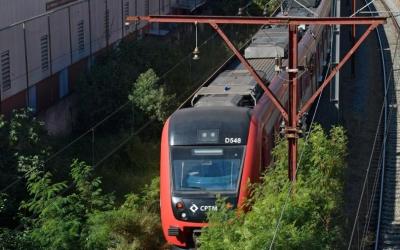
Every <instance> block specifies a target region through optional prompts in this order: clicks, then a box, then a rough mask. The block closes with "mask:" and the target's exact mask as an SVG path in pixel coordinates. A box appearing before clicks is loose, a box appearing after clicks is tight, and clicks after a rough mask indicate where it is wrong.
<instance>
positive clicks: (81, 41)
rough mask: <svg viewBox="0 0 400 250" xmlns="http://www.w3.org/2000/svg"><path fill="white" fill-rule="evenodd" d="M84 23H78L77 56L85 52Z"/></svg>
mask: <svg viewBox="0 0 400 250" xmlns="http://www.w3.org/2000/svg"><path fill="white" fill-rule="evenodd" d="M84 27H85V23H84V21H83V20H81V21H79V23H78V51H79V54H82V53H84V52H85V30H84Z"/></svg>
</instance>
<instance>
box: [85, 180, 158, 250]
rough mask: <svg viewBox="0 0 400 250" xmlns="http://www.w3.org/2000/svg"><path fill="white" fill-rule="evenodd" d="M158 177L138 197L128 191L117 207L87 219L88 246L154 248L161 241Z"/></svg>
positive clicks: (101, 247)
mask: <svg viewBox="0 0 400 250" xmlns="http://www.w3.org/2000/svg"><path fill="white" fill-rule="evenodd" d="M158 187H159V179H158V178H156V179H154V180H153V182H152V183H151V185H150V186H146V188H145V189H144V191H143V193H142V195H141V196H139V195H135V194H129V195H127V196H126V200H125V202H124V204H123V205H121V207H120V208H119V209H114V210H109V211H107V212H105V213H96V214H94V215H93V216H91V217H90V219H89V237H88V244H87V245H86V246H87V248H88V249H106V248H107V249H157V248H159V247H160V246H161V245H162V243H163V239H162V231H161V227H160V218H159V191H158V190H159V189H158Z"/></svg>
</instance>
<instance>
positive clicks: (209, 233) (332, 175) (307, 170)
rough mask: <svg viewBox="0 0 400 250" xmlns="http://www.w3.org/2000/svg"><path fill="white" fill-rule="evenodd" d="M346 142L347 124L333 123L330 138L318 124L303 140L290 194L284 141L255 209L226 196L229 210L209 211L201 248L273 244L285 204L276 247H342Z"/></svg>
mask: <svg viewBox="0 0 400 250" xmlns="http://www.w3.org/2000/svg"><path fill="white" fill-rule="evenodd" d="M346 144H347V138H346V136H345V134H344V131H343V129H342V128H340V127H334V128H332V129H331V131H330V135H329V137H328V136H327V135H326V134H324V131H323V129H322V128H321V127H320V126H315V127H314V128H313V130H312V132H311V134H310V137H309V140H308V142H307V143H306V144H305V143H304V141H303V140H301V141H300V150H299V151H300V152H302V151H304V154H303V157H302V162H301V164H300V169H299V171H298V175H297V181H296V184H295V185H294V186H293V189H292V192H291V194H290V197H289V196H288V190H289V185H290V184H289V182H288V180H287V143H286V141H280V142H279V143H278V145H277V146H276V148H275V149H274V151H273V156H274V164H273V166H272V167H271V168H270V169H269V170H267V172H266V174H265V176H264V178H263V181H262V183H261V184H255V185H254V186H253V196H252V198H250V199H249V201H248V203H249V204H253V205H252V207H251V211H249V212H248V213H241V212H237V211H232V210H229V209H227V208H224V205H223V204H224V203H223V201H221V202H220V206H219V207H223V208H224V209H222V210H220V211H218V212H212V213H210V214H209V220H210V224H209V227H208V228H206V229H205V230H204V231H203V233H202V235H201V238H200V241H201V248H202V249H264V248H268V247H269V246H270V244H271V242H272V239H273V237H274V233H275V230H276V227H277V222H278V219H279V217H280V214H281V209H282V208H283V207H285V210H284V213H283V216H282V220H281V221H280V224H279V232H278V233H277V235H276V239H275V242H274V247H273V249H339V248H340V246H341V239H342V227H341V223H342V217H341V207H342V196H343V172H344V168H345V165H346V164H345V156H346ZM288 198H289V200H287V199H288ZM286 201H288V203H287V205H286V206H285V202H286Z"/></svg>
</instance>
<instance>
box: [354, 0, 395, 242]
mask: <svg viewBox="0 0 400 250" xmlns="http://www.w3.org/2000/svg"><path fill="white" fill-rule="evenodd" d="M371 2H372V1H371ZM365 6H367V7H368V8H369V4H367V5H365ZM377 35H378V41H379V43H380V48H381V49H380V51H381V56H383V46H382V44H381V39H380V35H379V30H377ZM399 39H400V34H399V33H397V40H396V45H395V52H394V56H393V59H392V62H391V63H392V65H394V60H395V58H396V54H397V52H398V45H399ZM381 60H382V67H383V71H384V83H385V89H384V100H383V102H382V107H381V111H380V117H379V122H378V126H377V129H376V133H375V139H374V143H373V147H372V150H371V155H370V160H369V163H368V168H367V172H366V174H365V178H364V183H363V188H362V192H361V194H360V199H359V202H358V207H357V212H356V217H355V219H354V223H353V228H352V232H351V236H350V239H349V243H348V249H350V248H351V246H352V241H353V237H354V233H355V228H356V225H357V223H358V218H359V214H360V210H361V204H362V200H363V197H364V192H365V189H366V182H367V181H368V174H369V171H370V168H371V163H372V157H373V154H374V149H375V146H376V143H377V136H378V133H379V129H380V126H381V121H382V117H383V115H384V112H385V109H386V108H387V107H386V106H387V100H388V91H389V88H390V87H391V85H392V82H394V81H390V79H391V78H392V75H393V73H394V72H393V70H394V69H393V67H392V69H391V71H390V73H389V75H388V76H387V75H386V73H385V70H386V65H385V60H384V58H382V59H381ZM392 112H393V110H391V111H390V114H389V117H391V113H392ZM385 119H386V117H385ZM390 120H391V118H390V119H389V121H384V122H385V123H386V124H387V123H388V122H390ZM386 124H385V126H386V128H385V129H384V130H385V132H384V138H383V145H386V143H387V136H388V133H389V129H388V127H387V125H386ZM389 127H390V123H389ZM384 148H385V147H382V149H381V154H383V153H384ZM382 160H383V161H384V160H385V159H384V157H383V159H382ZM381 167H384V165H382V166H381ZM383 173H384V169H382V174H383ZM374 195H375V194H374ZM381 196H382V192H381ZM380 199H381V198H380ZM380 203H381V200H380ZM379 221H380V214H379V215H378V224H379ZM378 233H379V225H378V230H377V235H378ZM376 240H378V239H376Z"/></svg>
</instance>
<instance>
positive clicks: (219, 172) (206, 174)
mask: <svg viewBox="0 0 400 250" xmlns="http://www.w3.org/2000/svg"><path fill="white" fill-rule="evenodd" d="M243 152H244V146H229V147H227V146H224V147H206V146H203V147H173V148H172V153H171V158H172V182H173V188H174V191H177V192H185V191H188V192H196V191H200V192H201V191H208V192H209V191H218V192H236V190H237V188H238V184H239V177H240V172H241V167H242V161H243Z"/></svg>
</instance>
